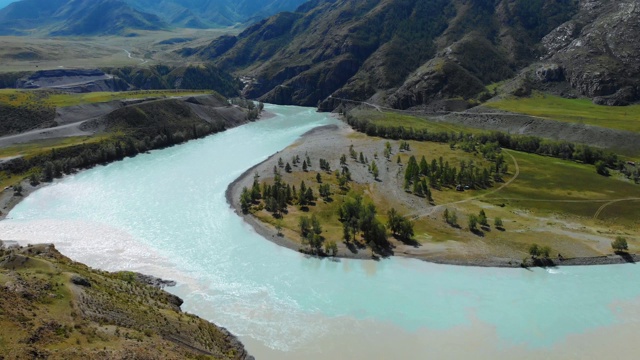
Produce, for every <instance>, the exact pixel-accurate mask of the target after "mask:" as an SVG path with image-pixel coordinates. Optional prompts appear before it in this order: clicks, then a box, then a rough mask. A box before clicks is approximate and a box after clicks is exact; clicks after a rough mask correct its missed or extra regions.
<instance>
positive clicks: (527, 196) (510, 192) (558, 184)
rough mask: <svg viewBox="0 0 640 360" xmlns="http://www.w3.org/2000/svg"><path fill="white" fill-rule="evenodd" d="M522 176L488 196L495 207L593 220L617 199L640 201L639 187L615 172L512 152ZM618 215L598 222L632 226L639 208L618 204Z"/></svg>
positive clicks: (638, 214)
mask: <svg viewBox="0 0 640 360" xmlns="http://www.w3.org/2000/svg"><path fill="white" fill-rule="evenodd" d="M511 153H512V154H513V156H514V157H515V158H516V160H517V162H518V165H519V167H520V175H519V176H518V178H517V179H516V181H514V182H513V183H512V184H511V185H510V186H508V187H507V188H505V189H504V190H502V191H500V192H499V193H497V194H494V195H491V196H488V197H487V199H486V200H487V201H489V202H491V203H493V204H503V203H504V204H508V205H511V206H514V207H519V208H525V209H535V210H539V211H542V212H544V213H555V214H563V215H574V216H578V217H582V218H585V219H590V218H592V217H593V216H594V215H595V213H596V211H597V210H598V209H599V208H600V206H602V205H604V204H605V203H607V202H608V201H612V200H616V199H629V198H640V185H637V184H633V183H632V182H630V181H628V180H626V179H624V177H622V176H621V175H620V174H617V173H614V174H613V175H612V176H610V177H605V176H601V175H598V174H597V173H596V171H595V170H594V168H593V166H590V165H583V164H579V163H575V162H572V161H564V160H559V159H554V158H549V157H544V156H539V155H533V154H526V153H520V152H511ZM616 208H617V209H618V210H619V212H618V213H617V214H613V213H612V212H605V213H602V214H601V215H600V217H599V219H604V220H613V218H614V217H615V220H616V222H618V223H620V224H626V225H633V224H634V223H636V225H637V219H638V218H639V217H640V209H639V208H638V207H637V204H636V203H634V202H633V201H623V202H620V203H618V204H616Z"/></svg>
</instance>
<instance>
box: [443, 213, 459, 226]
mask: <svg viewBox="0 0 640 360" xmlns="http://www.w3.org/2000/svg"><path fill="white" fill-rule="evenodd" d="M442 218H443V219H444V222H446V223H447V224H449V226H453V227H458V226H459V225H458V214H457V213H456V211H455V210H453V211H449V209H444V212H443V213H442Z"/></svg>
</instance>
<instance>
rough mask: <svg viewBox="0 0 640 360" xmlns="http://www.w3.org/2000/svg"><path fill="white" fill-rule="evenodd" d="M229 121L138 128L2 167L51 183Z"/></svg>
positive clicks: (209, 131) (213, 129) (192, 136)
mask: <svg viewBox="0 0 640 360" xmlns="http://www.w3.org/2000/svg"><path fill="white" fill-rule="evenodd" d="M224 129H225V124H224V123H222V122H218V123H214V124H207V123H202V124H185V125H178V124H173V125H172V124H168V125H166V126H163V127H158V128H154V127H149V128H144V129H142V128H141V129H135V130H133V131H130V132H129V133H127V134H124V135H117V136H114V137H112V138H109V139H107V140H104V141H101V142H98V143H91V144H80V145H75V146H68V147H65V148H60V149H52V150H51V152H49V153H45V154H41V155H37V156H34V157H31V158H17V159H13V160H11V161H7V162H5V163H3V164H2V165H1V166H0V170H1V171H4V172H5V174H6V175H19V174H25V173H31V176H30V181H31V182H32V183H37V182H38V181H45V182H50V181H52V180H53V179H54V178H59V177H62V176H63V175H64V174H71V173H73V172H74V171H77V170H80V169H86V168H90V167H92V166H95V165H98V164H106V163H110V162H113V161H118V160H122V159H124V158H125V157H132V156H136V155H137V154H139V153H144V152H146V151H149V150H153V149H160V148H165V147H169V146H172V145H175V144H179V143H183V142H185V141H188V140H191V139H195V138H200V137H203V136H206V135H209V134H212V133H216V132H219V131H223V130H224Z"/></svg>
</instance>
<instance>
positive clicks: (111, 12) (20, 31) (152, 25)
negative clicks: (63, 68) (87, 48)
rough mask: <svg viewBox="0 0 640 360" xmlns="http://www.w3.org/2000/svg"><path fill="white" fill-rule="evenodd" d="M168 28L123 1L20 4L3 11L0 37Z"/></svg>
mask: <svg viewBox="0 0 640 360" xmlns="http://www.w3.org/2000/svg"><path fill="white" fill-rule="evenodd" d="M167 27H168V25H167V24H166V23H165V22H164V21H162V20H161V19H160V18H159V17H158V16H156V15H152V14H149V13H145V12H140V11H138V10H135V9H133V8H132V7H131V6H129V5H128V4H127V3H125V2H124V1H121V0H21V1H18V2H15V3H12V4H9V5H8V6H7V7H5V8H3V9H1V10H0V35H29V34H42V33H44V34H49V35H52V36H70V35H81V36H87V35H127V32H128V31H130V30H162V29H166V28H167Z"/></svg>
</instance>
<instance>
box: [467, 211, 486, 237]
mask: <svg viewBox="0 0 640 360" xmlns="http://www.w3.org/2000/svg"><path fill="white" fill-rule="evenodd" d="M478 225H480V226H482V227H489V221H488V220H487V214H486V213H485V212H484V210H480V213H478V215H475V214H470V215H469V230H470V231H472V232H475V231H478Z"/></svg>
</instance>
